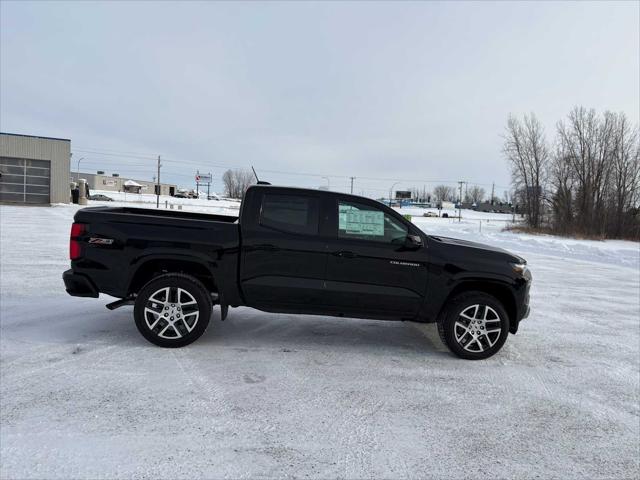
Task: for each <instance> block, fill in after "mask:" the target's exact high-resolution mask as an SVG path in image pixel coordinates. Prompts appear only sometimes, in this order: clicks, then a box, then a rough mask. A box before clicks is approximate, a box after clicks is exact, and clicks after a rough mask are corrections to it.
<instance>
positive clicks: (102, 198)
mask: <svg viewBox="0 0 640 480" xmlns="http://www.w3.org/2000/svg"><path fill="white" fill-rule="evenodd" d="M89 200H98V201H100V202H113V198H111V197H107V196H106V195H102V194H100V193H98V194H96V195H89Z"/></svg>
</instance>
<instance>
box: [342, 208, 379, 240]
mask: <svg viewBox="0 0 640 480" xmlns="http://www.w3.org/2000/svg"><path fill="white" fill-rule="evenodd" d="M338 228H339V229H340V230H344V231H345V233H350V234H353V235H367V236H375V237H383V236H384V212H381V211H379V210H358V209H357V208H355V207H353V206H351V205H343V204H340V206H339V211H338Z"/></svg>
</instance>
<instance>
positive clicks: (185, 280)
mask: <svg viewBox="0 0 640 480" xmlns="http://www.w3.org/2000/svg"><path fill="white" fill-rule="evenodd" d="M212 308H213V305H212V302H211V296H210V295H209V292H208V291H207V289H206V288H205V287H204V285H203V284H202V283H201V282H200V281H199V280H198V279H196V278H194V277H192V276H191V275H185V274H181V273H167V274H164V275H160V276H158V277H156V278H154V279H153V280H151V281H150V282H149V283H147V284H146V285H145V286H144V287H142V290H140V293H139V294H138V296H137V297H136V303H135V307H134V312H133V314H134V318H135V321H136V327H138V331H139V332H140V333H141V334H142V336H143V337H144V338H146V339H147V340H149V341H150V342H151V343H154V344H156V345H159V346H160V347H169V348H175V347H183V346H185V345H189V344H190V343H192V342H194V341H196V340H197V339H198V338H200V336H201V335H202V334H203V333H204V331H205V330H206V329H207V325H209V319H210V318H211V310H212Z"/></svg>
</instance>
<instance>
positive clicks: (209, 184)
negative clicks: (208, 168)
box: [207, 172, 211, 200]
mask: <svg viewBox="0 0 640 480" xmlns="http://www.w3.org/2000/svg"><path fill="white" fill-rule="evenodd" d="M210 187H211V172H209V181H208V182H207V200H209V196H210V194H211V190H210Z"/></svg>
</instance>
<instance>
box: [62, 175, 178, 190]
mask: <svg viewBox="0 0 640 480" xmlns="http://www.w3.org/2000/svg"><path fill="white" fill-rule="evenodd" d="M71 177H72V178H73V180H74V181H77V180H78V179H79V178H84V179H85V180H86V181H87V185H88V186H89V190H90V191H92V190H106V191H109V192H129V193H151V194H155V193H156V184H155V183H154V182H152V181H148V180H139V179H137V178H136V179H134V178H130V177H121V176H120V175H119V174H117V173H112V174H111V175H107V174H105V173H104V172H103V171H98V172H96V173H88V172H80V173H76V172H74V173H73V174H72V175H71ZM177 191H178V187H177V185H175V184H172V183H160V195H171V196H173V195H175V194H176V192H177Z"/></svg>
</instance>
